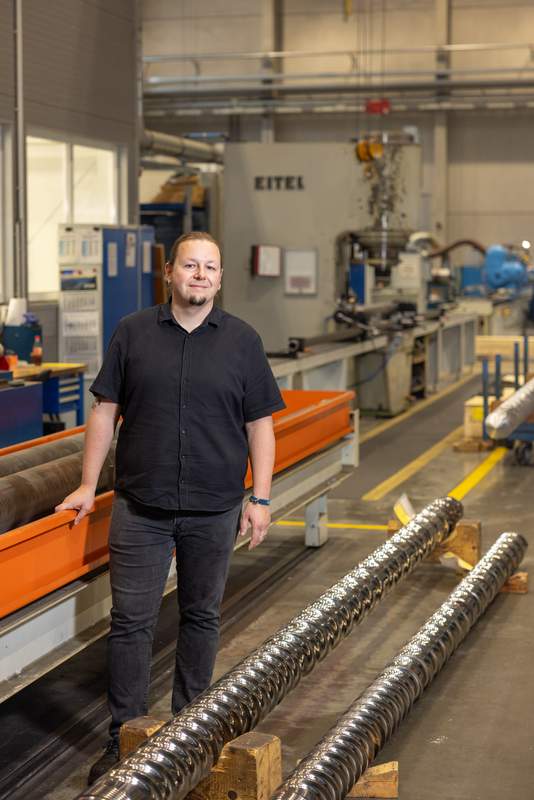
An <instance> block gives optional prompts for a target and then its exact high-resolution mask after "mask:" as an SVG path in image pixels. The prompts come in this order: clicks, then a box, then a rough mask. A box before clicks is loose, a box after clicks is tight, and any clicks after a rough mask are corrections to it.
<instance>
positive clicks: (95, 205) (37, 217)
mask: <svg viewBox="0 0 534 800" xmlns="http://www.w3.org/2000/svg"><path fill="white" fill-rule="evenodd" d="M118 156H119V153H118V148H116V147H108V148H105V147H91V146H88V145H82V144H75V143H72V142H65V141H58V140H56V139H49V138H37V137H35V136H28V137H27V139H26V163H27V175H28V181H27V203H28V290H29V293H30V296H32V295H36V294H43V293H51V292H54V293H55V292H57V291H58V290H59V273H58V264H57V232H58V224H59V223H69V224H73V223H95V224H100V225H105V224H108V225H114V224H116V223H117V222H118V221H119V219H118V205H119V203H118V194H119V188H120V176H119V171H120V166H121V162H120V161H119V157H118Z"/></svg>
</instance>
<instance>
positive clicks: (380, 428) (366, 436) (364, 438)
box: [360, 367, 480, 444]
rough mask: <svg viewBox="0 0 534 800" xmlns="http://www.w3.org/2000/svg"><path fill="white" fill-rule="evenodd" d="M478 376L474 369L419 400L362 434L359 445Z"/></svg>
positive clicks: (477, 368) (478, 372)
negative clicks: (430, 395) (424, 398)
mask: <svg viewBox="0 0 534 800" xmlns="http://www.w3.org/2000/svg"><path fill="white" fill-rule="evenodd" d="M479 374H480V367H475V369H474V370H473V372H471V373H470V374H469V375H466V376H465V377H464V378H460V380H459V381H456V383H452V384H451V385H450V386H447V387H446V388H445V389H442V390H441V392H436V394H433V395H432V397H427V398H426V400H419V401H418V402H417V403H416V404H415V405H414V406H412V408H409V409H408V411H403V412H402V414H399V415H398V416H396V417H393V419H388V420H386V421H385V422H382V423H380V425H376V426H375V427H374V428H371V430H370V431H367V433H364V434H362V435H361V436H360V444H364V443H365V442H368V441H369V440H370V439H374V438H375V436H379V435H380V434H381V433H384V431H388V430H389V429H390V428H393V427H395V425H398V424H399V423H400V422H404V420H405V419H409V418H410V417H413V415H414V414H418V413H419V412H420V411H423V410H424V409H425V408H428V406H431V405H432V404H433V403H437V401H438V400H441V399H442V398H443V397H447V395H449V394H451V393H452V392H454V391H456V389H459V388H460V387H461V386H463V385H464V384H465V383H467V382H468V381H470V380H471V378H474V377H475V376H476V375H479Z"/></svg>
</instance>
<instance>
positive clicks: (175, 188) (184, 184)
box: [152, 175, 206, 206]
mask: <svg viewBox="0 0 534 800" xmlns="http://www.w3.org/2000/svg"><path fill="white" fill-rule="evenodd" d="M188 189H190V191H191V203H192V205H194V206H203V205H204V203H205V195H206V190H205V188H204V186H202V184H201V183H200V177H199V176H198V175H172V176H171V177H170V178H169V179H168V180H167V181H166V182H165V183H164V184H163V186H162V187H161V188H160V190H159V192H158V193H157V195H156V196H155V197H154V198H153V199H152V203H185V200H186V197H187V191H188Z"/></svg>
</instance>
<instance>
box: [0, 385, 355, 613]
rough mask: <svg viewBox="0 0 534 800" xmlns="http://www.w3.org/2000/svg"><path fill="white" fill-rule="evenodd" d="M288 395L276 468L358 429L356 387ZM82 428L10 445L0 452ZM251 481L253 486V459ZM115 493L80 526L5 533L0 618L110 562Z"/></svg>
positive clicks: (277, 420)
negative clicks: (353, 421) (353, 417)
mask: <svg viewBox="0 0 534 800" xmlns="http://www.w3.org/2000/svg"><path fill="white" fill-rule="evenodd" d="M282 395H283V397H284V400H285V403H286V406H287V407H286V408H285V409H284V410H283V411H279V412H277V413H276V414H274V431H275V437H276V462H275V468H274V471H275V473H279V472H281V471H283V470H285V469H287V468H288V467H291V466H292V465H294V464H296V463H298V462H299V461H302V460H304V459H305V458H307V457H309V456H311V455H312V454H313V453H317V452H319V451H320V450H322V449H324V448H325V447H328V446H329V445H331V444H333V443H335V442H336V441H339V440H340V439H342V438H343V437H344V436H346V435H347V434H348V433H350V432H351V431H352V424H351V413H350V412H351V401H352V400H353V398H354V393H353V392H350V391H345V392H317V391H296V390H287V391H283V392H282ZM82 430H83V428H75V429H73V430H71V431H65V432H62V433H59V434H53V435H51V436H46V437H42V438H41V439H35V440H32V441H29V442H21V443H20V444H18V445H12V446H11V447H6V448H4V449H2V450H0V458H1V457H2V456H3V455H7V454H8V453H13V452H16V451H17V450H22V449H26V448H28V447H32V446H34V445H37V444H43V443H44V442H50V441H54V440H56V439H58V438H63V437H64V436H68V435H73V434H75V433H79V432H80V431H82ZM245 485H246V487H247V488H250V486H251V472H250V465H249V469H248V472H247V476H246V480H245ZM112 498H113V492H112V491H110V492H105V493H103V494H100V495H98V496H97V497H96V500H95V506H94V510H93V511H92V512H91V514H89V515H88V516H87V517H86V518H85V519H84V520H83V521H82V522H81V523H80V524H79V525H77V526H76V527H74V525H73V524H72V522H73V519H74V516H75V513H74V512H73V511H62V512H60V513H54V514H50V515H49V516H46V517H43V518H41V519H38V520H35V521H33V522H30V523H28V524H27V525H22V526H21V527H18V528H15V529H13V530H11V531H8V532H6V533H3V534H2V535H0V618H2V617H4V616H6V615H7V614H10V613H12V612H13V611H16V610H17V609H20V608H23V607H24V606H26V605H28V603H31V602H33V601H35V600H37V599H39V598H41V597H44V596H45V595H46V594H48V593H49V592H52V591H54V590H55V589H58V588H59V587H61V586H65V585H66V584H68V583H70V582H71V581H73V580H76V579H77V578H80V577H82V576H83V575H87V574H88V573H90V572H92V571H93V570H95V569H97V568H98V567H101V566H102V565H104V564H106V563H107V561H108V530H109V519H110V512H111V503H112Z"/></svg>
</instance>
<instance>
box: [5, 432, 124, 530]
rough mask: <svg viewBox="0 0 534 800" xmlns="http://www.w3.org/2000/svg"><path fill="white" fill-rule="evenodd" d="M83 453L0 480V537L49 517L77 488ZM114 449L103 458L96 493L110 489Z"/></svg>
mask: <svg viewBox="0 0 534 800" xmlns="http://www.w3.org/2000/svg"><path fill="white" fill-rule="evenodd" d="M82 462H83V453H82V452H81V451H80V452H79V453H73V454H72V455H69V456H64V457H63V458H57V459H55V460H54V461H49V462H47V463H46V464H40V465H38V466H36V467H31V468H30V469H25V470H23V471H22V472H17V473H16V474H14V475H8V476H6V477H4V478H0V533H5V532H6V531H10V530H12V529H13V528H16V527H18V526H19V525H24V524H25V523H26V522H31V520H33V519H36V518H37V517H42V516H44V515H45V514H51V513H52V512H53V511H54V508H55V506H57V505H58V504H59V503H61V501H62V500H63V499H64V498H65V496H66V495H67V494H69V493H70V492H72V491H74V489H76V488H77V487H78V486H79V485H80V481H81V477H82ZM114 463H115V445H113V446H112V447H111V449H110V451H109V453H108V455H107V456H106V460H105V462H104V466H103V467H102V471H101V473H100V478H99V480H98V486H97V492H104V491H106V490H107V489H112V488H113V482H114Z"/></svg>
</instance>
